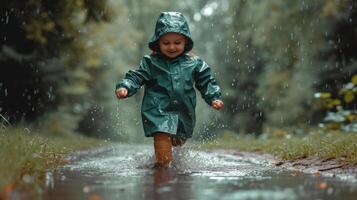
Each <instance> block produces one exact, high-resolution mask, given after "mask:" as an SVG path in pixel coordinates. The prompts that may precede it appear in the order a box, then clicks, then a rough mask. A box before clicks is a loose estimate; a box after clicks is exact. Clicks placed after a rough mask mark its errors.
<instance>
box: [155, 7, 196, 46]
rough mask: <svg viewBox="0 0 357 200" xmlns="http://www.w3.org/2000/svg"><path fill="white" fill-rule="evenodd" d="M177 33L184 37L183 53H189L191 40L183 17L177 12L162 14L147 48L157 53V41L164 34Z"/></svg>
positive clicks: (191, 44)
mask: <svg viewBox="0 0 357 200" xmlns="http://www.w3.org/2000/svg"><path fill="white" fill-rule="evenodd" d="M170 32H173V33H179V34H182V35H184V36H185V37H186V39H187V40H186V44H185V50H184V53H187V52H189V51H191V49H192V48H193V41H192V38H191V33H190V29H189V27H188V23H187V21H186V19H185V17H184V16H183V15H182V14H181V13H179V12H162V13H161V14H160V16H159V18H158V20H157V22H156V26H155V33H154V35H153V37H152V38H151V40H150V42H149V48H150V49H151V50H153V51H156V52H158V51H159V46H158V40H159V38H160V37H161V36H162V35H164V34H166V33H170Z"/></svg>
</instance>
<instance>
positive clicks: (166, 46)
mask: <svg viewBox="0 0 357 200" xmlns="http://www.w3.org/2000/svg"><path fill="white" fill-rule="evenodd" d="M185 44H186V38H185V36H183V35H181V34H178V33H166V34H165V35H163V36H161V37H160V40H159V46H160V51H161V53H163V54H164V55H165V56H167V57H169V58H175V57H177V56H179V55H180V54H181V53H183V51H184V50H185Z"/></svg>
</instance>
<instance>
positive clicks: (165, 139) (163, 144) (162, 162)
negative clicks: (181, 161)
mask: <svg viewBox="0 0 357 200" xmlns="http://www.w3.org/2000/svg"><path fill="white" fill-rule="evenodd" d="M154 148H155V157H156V166H157V167H168V166H170V163H171V161H172V141H171V136H170V135H169V134H167V133H156V134H155V135H154Z"/></svg>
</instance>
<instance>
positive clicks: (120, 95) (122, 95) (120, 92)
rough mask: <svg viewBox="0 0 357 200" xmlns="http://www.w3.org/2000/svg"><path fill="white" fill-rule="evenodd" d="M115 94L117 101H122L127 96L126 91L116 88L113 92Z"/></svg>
mask: <svg viewBox="0 0 357 200" xmlns="http://www.w3.org/2000/svg"><path fill="white" fill-rule="evenodd" d="M115 94H116V95H117V98H118V99H124V98H125V97H126V96H128V90H127V89H126V88H118V89H117V90H115Z"/></svg>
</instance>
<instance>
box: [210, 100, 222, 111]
mask: <svg viewBox="0 0 357 200" xmlns="http://www.w3.org/2000/svg"><path fill="white" fill-rule="evenodd" d="M223 107H224V103H223V101H221V100H214V101H213V102H212V108H214V109H216V110H219V109H221V108H223Z"/></svg>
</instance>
